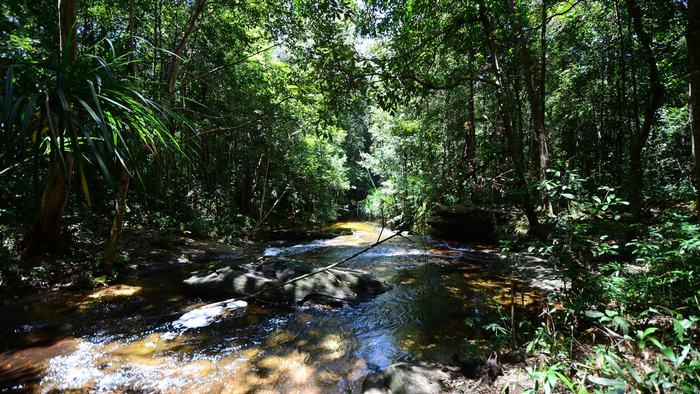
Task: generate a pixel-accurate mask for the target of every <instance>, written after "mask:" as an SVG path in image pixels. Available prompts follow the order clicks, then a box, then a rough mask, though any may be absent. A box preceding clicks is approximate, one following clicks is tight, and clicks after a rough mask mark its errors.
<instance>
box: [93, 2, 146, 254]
mask: <svg viewBox="0 0 700 394" xmlns="http://www.w3.org/2000/svg"><path fill="white" fill-rule="evenodd" d="M135 1H136V0H130V2H129V21H128V25H127V31H128V32H129V52H130V57H131V61H132V62H131V63H130V64H129V73H130V74H131V76H132V77H136V59H135V56H136V14H135V8H136V7H135V4H134V2H135ZM136 160H138V158H136ZM130 179H131V173H130V172H129V170H128V169H127V168H126V167H124V165H123V164H122V167H121V174H120V176H119V183H118V184H117V196H116V199H115V211H114V218H113V219H112V228H111V229H110V231H109V236H108V237H107V246H106V247H105V251H104V254H103V256H102V259H103V261H104V262H105V263H107V264H112V263H114V260H115V259H116V257H117V249H118V247H119V238H120V236H121V232H122V225H123V223H124V214H125V213H126V197H127V195H128V194H129V181H130Z"/></svg>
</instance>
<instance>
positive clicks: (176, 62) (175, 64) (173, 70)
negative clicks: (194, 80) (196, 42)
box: [164, 0, 207, 106]
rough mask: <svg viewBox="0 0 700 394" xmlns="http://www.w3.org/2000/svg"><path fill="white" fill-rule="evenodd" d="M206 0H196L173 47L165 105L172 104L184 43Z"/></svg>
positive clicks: (192, 29) (193, 27)
mask: <svg viewBox="0 0 700 394" xmlns="http://www.w3.org/2000/svg"><path fill="white" fill-rule="evenodd" d="M206 2H207V1H206V0H197V2H196V3H195V5H194V7H193V9H192V13H191V14H190V17H189V19H188V20H187V26H186V27H185V32H184V33H183V34H182V38H181V39H180V42H178V44H177V46H176V47H175V48H174V49H173V53H174V54H175V55H174V56H173V57H172V59H171V60H170V68H169V69H168V90H167V92H166V95H165V100H164V103H165V105H166V106H170V105H171V104H172V100H173V96H174V95H175V83H176V82H177V76H178V74H179V73H180V61H181V57H182V55H183V54H184V52H185V44H186V43H187V38H188V37H189V36H190V34H192V32H193V31H194V29H195V26H196V24H197V19H199V15H200V14H201V13H202V11H203V10H204V5H205V4H206Z"/></svg>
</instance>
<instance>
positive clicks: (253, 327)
mask: <svg viewBox="0 0 700 394" xmlns="http://www.w3.org/2000/svg"><path fill="white" fill-rule="evenodd" d="M334 227H335V229H350V230H352V235H344V236H339V237H336V238H333V239H328V240H318V241H313V242H309V243H304V244H300V245H289V244H284V243H275V244H274V245H269V246H268V247H266V248H257V249H255V250H250V251H248V252H247V253H246V256H244V257H238V258H236V259H232V262H237V261H240V262H247V261H250V260H251V259H252V258H257V257H258V256H260V255H267V256H277V255H279V256H288V257H292V258H295V259H300V260H307V261H312V262H314V263H317V264H318V265H319V266H323V265H327V264H330V263H332V262H336V261H340V260H342V259H343V258H346V257H348V256H350V255H352V254H353V253H356V252H357V251H359V250H361V249H363V248H365V247H366V246H368V245H370V244H372V243H374V242H376V241H377V240H378V239H379V237H380V233H381V229H380V228H379V227H378V226H377V225H375V224H372V223H366V222H347V223H338V224H336V225H335V226H334ZM388 235H390V233H389V232H388V231H384V232H383V233H382V234H381V237H387V236H388ZM345 266H346V267H347V268H352V269H356V270H362V271H366V272H369V273H371V274H372V275H374V276H375V277H378V278H380V279H382V280H385V281H386V282H388V283H389V284H391V285H392V286H393V289H392V290H390V291H388V292H386V293H384V294H382V295H380V296H379V297H377V298H375V299H373V300H371V301H368V302H365V303H361V304H359V305H354V306H346V307H342V308H335V309H333V308H327V307H319V306H294V307H279V306H269V305H256V304H254V303H251V304H249V305H248V307H247V308H245V309H241V310H237V311H235V312H233V313H231V314H229V315H226V316H225V317H223V318H221V319H220V320H219V321H216V322H214V323H212V324H210V325H208V326H206V327H201V328H197V329H186V330H183V329H177V328H176V327H177V325H173V322H174V321H176V320H177V319H178V317H179V316H181V315H182V314H183V313H185V312H187V311H189V310H192V309H193V308H195V307H198V306H201V305H204V304H205V302H203V301H202V300H201V299H198V298H194V297H192V296H188V295H185V294H183V293H182V291H181V288H180V286H179V283H180V281H181V280H182V279H183V278H184V277H186V275H187V274H188V272H189V271H191V270H193V269H194V268H195V267H190V268H189V269H187V268H183V269H180V270H177V271H171V272H168V273H166V274H159V275H154V276H149V277H146V278H134V279H133V280H132V281H128V280H127V281H126V282H125V283H124V284H121V285H114V286H110V287H106V288H103V289H101V290H99V291H95V292H92V293H88V294H80V295H70V296H62V297H56V296H53V297H47V298H46V299H42V298H36V299H34V300H32V301H28V302H22V303H16V304H13V305H9V306H7V307H5V308H4V309H1V310H0V312H2V314H3V315H4V316H3V318H2V319H0V321H1V322H0V392H1V391H13V390H24V391H35V392H51V391H74V392H83V391H90V392H124V391H139V392H173V393H175V392H177V393H181V392H222V391H223V392H232V393H249V392H282V393H289V392H300V393H325V392H357V391H358V390H359V387H360V385H361V383H362V379H363V378H364V376H366V375H367V374H368V373H370V372H373V371H375V370H380V369H383V368H385V367H386V366H388V365H389V364H391V363H393V362H396V361H398V360H422V361H436V362H449V361H450V359H451V358H452V355H453V354H454V353H455V352H456V351H458V350H459V349H460V347H463V346H465V344H468V343H470V342H472V343H473V342H475V341H481V343H483V340H484V339H488V331H486V330H484V329H483V326H484V325H485V324H487V323H491V322H497V321H499V320H500V319H501V318H502V315H501V313H504V311H507V312H505V313H506V314H509V313H510V305H511V304H514V305H516V306H517V309H516V310H517V311H518V314H520V315H523V314H525V313H527V312H526V311H528V310H532V309H533V305H535V303H537V302H538V301H539V300H541V299H542V297H543V296H544V293H543V292H542V291H540V290H537V289H533V288H531V287H530V286H529V285H528V284H527V283H525V282H522V281H519V280H516V279H514V278H512V277H510V276H508V274H507V270H506V269H505V268H504V264H503V263H502V262H499V261H498V260H497V259H495V258H493V257H492V256H489V255H484V254H481V253H478V252H475V251H474V250H472V249H471V248H469V247H467V246H465V245H457V244H451V243H447V242H443V241H438V240H434V239H425V238H418V237H409V238H402V237H396V238H394V239H392V240H390V241H388V242H386V243H385V244H382V245H380V246H378V247H376V248H375V249H372V250H370V251H369V252H367V253H365V254H363V255H361V256H359V257H357V258H356V259H353V260H351V261H349V262H348V263H347V264H346V265H345ZM200 268H201V266H200ZM513 287H515V288H517V291H516V293H512V292H511V289H512V288H513ZM508 316H509V315H508ZM523 316H524V315H523Z"/></svg>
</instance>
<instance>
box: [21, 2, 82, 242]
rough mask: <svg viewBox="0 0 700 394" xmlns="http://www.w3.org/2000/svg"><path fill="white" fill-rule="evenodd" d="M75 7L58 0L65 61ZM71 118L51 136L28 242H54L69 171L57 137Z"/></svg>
mask: <svg viewBox="0 0 700 394" xmlns="http://www.w3.org/2000/svg"><path fill="white" fill-rule="evenodd" d="M76 11H77V0H58V30H59V49H60V54H61V57H62V58H65V57H67V58H68V59H67V60H68V62H69V63H74V62H75V60H76V59H77V58H78V43H77V40H76V29H75V28H76V26H75V22H76ZM49 121H52V120H51V119H50V120H49ZM72 121H73V119H72V117H71V118H70V119H62V121H61V122H60V128H59V130H58V133H59V135H58V136H54V141H53V143H52V152H51V160H50V163H49V172H48V175H47V179H46V187H45V188H44V193H43V196H42V198H41V208H40V211H39V218H38V220H37V223H36V226H35V229H34V240H33V242H32V243H33V244H34V245H40V244H42V245H46V246H49V247H50V248H51V247H54V246H56V245H57V244H58V238H59V235H60V232H61V217H62V216H63V209H64V208H65V206H66V201H67V200H68V194H69V191H70V180H71V174H72V172H73V154H72V153H71V152H65V151H63V150H62V148H61V144H59V142H58V141H59V138H58V137H59V136H61V137H62V136H64V135H65V134H67V133H66V123H67V122H72Z"/></svg>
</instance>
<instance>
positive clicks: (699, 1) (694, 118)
mask: <svg viewBox="0 0 700 394" xmlns="http://www.w3.org/2000/svg"><path fill="white" fill-rule="evenodd" d="M686 42H687V44H688V74H689V77H690V128H691V130H692V133H693V147H694V149H693V159H694V161H695V191H696V195H695V209H696V210H697V211H698V212H700V154H698V153H697V152H695V149H697V147H698V146H700V0H688V30H687V32H686Z"/></svg>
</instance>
